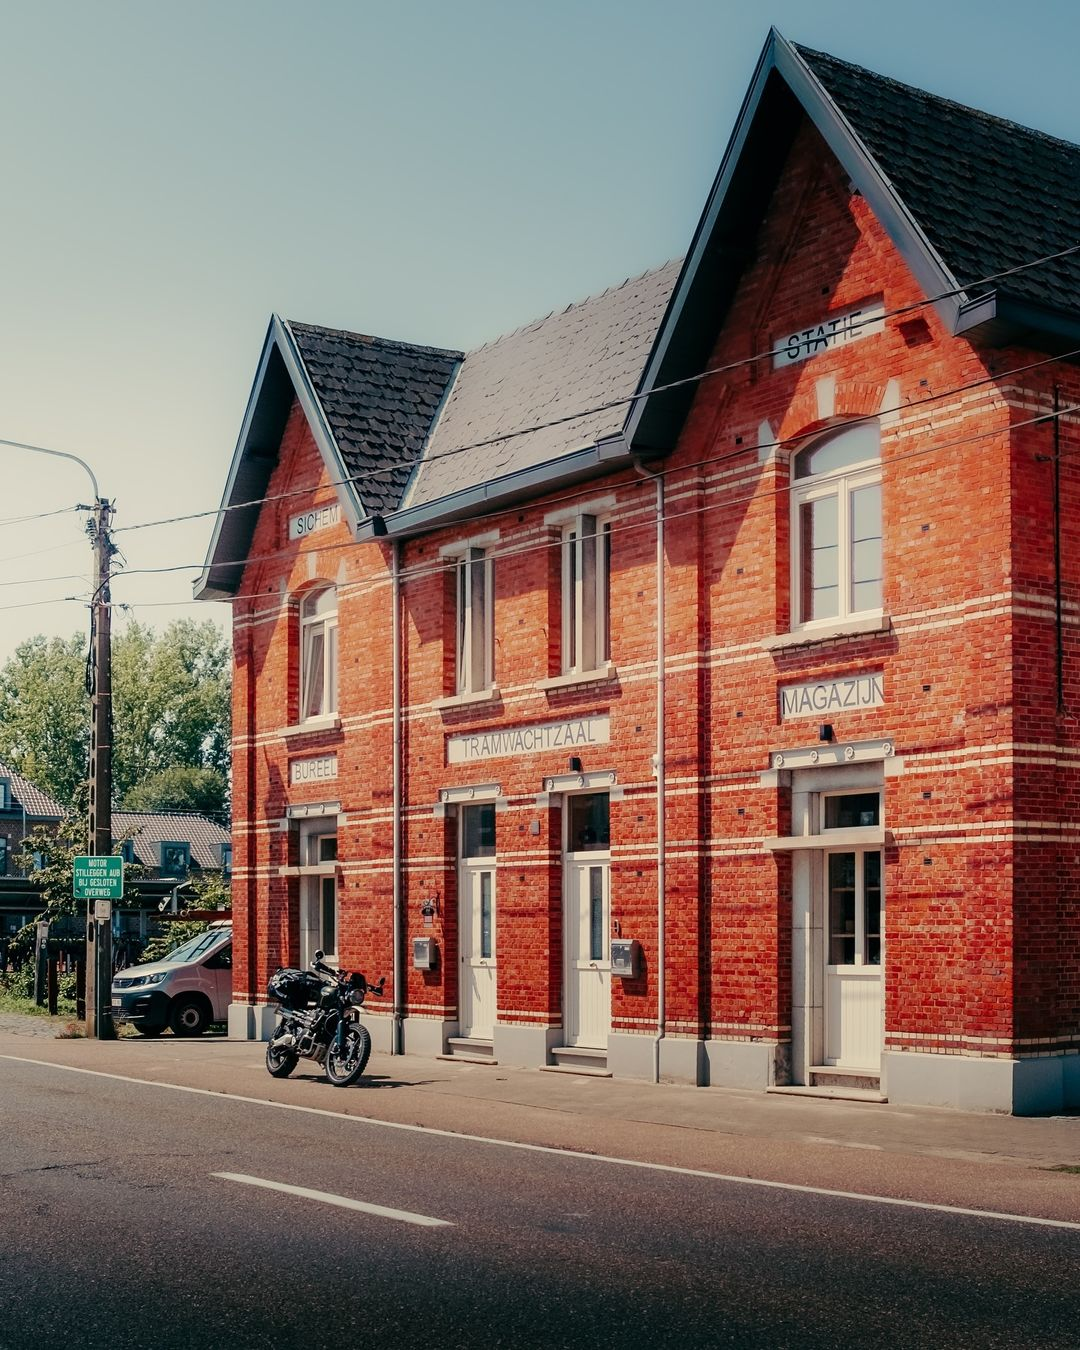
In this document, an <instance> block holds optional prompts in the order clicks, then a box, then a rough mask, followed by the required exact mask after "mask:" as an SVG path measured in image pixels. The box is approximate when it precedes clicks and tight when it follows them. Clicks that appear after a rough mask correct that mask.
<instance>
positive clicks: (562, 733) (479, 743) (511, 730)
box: [446, 716, 611, 764]
mask: <svg viewBox="0 0 1080 1350" xmlns="http://www.w3.org/2000/svg"><path fill="white" fill-rule="evenodd" d="M610 740H611V718H610V717H607V716H603V717H575V718H574V719H573V720H572V721H569V722H544V723H543V724H541V725H540V726H529V727H505V728H500V729H499V730H498V731H481V732H477V733H475V734H471V735H468V736H449V737H447V741H446V762H447V764H472V763H475V762H476V761H477V760H484V759H503V758H506V757H508V756H510V755H535V754H538V753H540V752H542V751H544V750H577V749H580V748H581V747H583V746H589V745H607V744H608V742H609V741H610Z"/></svg>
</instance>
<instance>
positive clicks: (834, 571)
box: [791, 422, 881, 626]
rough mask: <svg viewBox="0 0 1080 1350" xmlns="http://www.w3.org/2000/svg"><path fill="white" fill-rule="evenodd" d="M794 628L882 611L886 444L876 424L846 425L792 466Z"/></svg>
mask: <svg viewBox="0 0 1080 1350" xmlns="http://www.w3.org/2000/svg"><path fill="white" fill-rule="evenodd" d="M791 539H792V549H791V555H792V614H793V615H794V616H795V624H796V626H802V625H805V624H814V623H819V622H822V621H827V620H830V619H832V620H836V619H847V618H851V617H853V616H855V615H858V614H872V613H875V612H879V613H880V611H881V444H880V438H879V434H878V428H877V425H876V423H872V422H866V423H860V424H858V425H857V426H851V427H846V428H841V429H840V430H839V431H835V432H832V433H831V434H829V435H827V436H823V437H822V438H821V439H820V440H817V441H815V442H814V443H813V444H812V445H809V446H807V447H806V449H805V450H801V451H800V452H799V453H798V454H797V455H796V456H795V457H794V461H793V465H792V486H791Z"/></svg>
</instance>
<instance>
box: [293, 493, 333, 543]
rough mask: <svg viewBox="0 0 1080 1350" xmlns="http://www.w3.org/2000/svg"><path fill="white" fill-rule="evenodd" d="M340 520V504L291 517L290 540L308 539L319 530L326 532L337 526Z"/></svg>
mask: <svg viewBox="0 0 1080 1350" xmlns="http://www.w3.org/2000/svg"><path fill="white" fill-rule="evenodd" d="M340 519H341V504H340V502H332V503H331V504H330V505H329V506H319V507H316V509H315V510H314V511H302V512H301V513H300V515H298V516H290V517H289V538H290V539H306V538H307V536H308V535H309V534H315V533H316V531H318V530H326V529H329V527H330V526H331V525H336V524H337V523H338V521H339V520H340Z"/></svg>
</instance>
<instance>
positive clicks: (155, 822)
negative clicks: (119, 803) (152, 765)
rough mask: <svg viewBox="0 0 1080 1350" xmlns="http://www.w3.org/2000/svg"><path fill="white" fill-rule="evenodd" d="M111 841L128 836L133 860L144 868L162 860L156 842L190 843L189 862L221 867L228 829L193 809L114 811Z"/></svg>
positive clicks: (209, 866)
mask: <svg viewBox="0 0 1080 1350" xmlns="http://www.w3.org/2000/svg"><path fill="white" fill-rule="evenodd" d="M112 832H113V842H114V843H116V844H118V843H119V842H120V841H121V840H122V839H130V840H131V842H132V844H133V845H134V849H135V857H136V859H137V860H138V861H139V862H140V863H142V864H143V866H144V867H157V866H158V864H159V863H160V861H161V854H160V852H159V849H158V845H159V844H190V845H191V861H192V862H193V863H195V864H196V865H197V866H199V867H202V868H219V867H220V866H221V845H222V844H227V843H228V842H229V841H230V839H231V838H232V836H231V835H230V834H229V831H228V830H226V829H224V828H223V827H222V826H221V825H218V824H217V823H216V822H215V821H213V820H210V819H209V818H208V817H207V816H202V815H199V814H198V813H197V812H195V811H114V812H113V813H112Z"/></svg>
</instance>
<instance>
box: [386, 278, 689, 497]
mask: <svg viewBox="0 0 1080 1350" xmlns="http://www.w3.org/2000/svg"><path fill="white" fill-rule="evenodd" d="M679 266H680V264H679V262H677V261H676V262H670V263H667V264H666V265H665V266H664V267H660V268H657V269H656V270H655V271H652V272H646V273H645V274H644V275H642V276H639V277H634V278H632V279H631V280H629V281H624V282H623V283H622V284H621V285H620V286H613V287H611V289H609V290H606V291H603V292H602V293H601V294H599V295H594V296H592V297H591V298H590V299H588V300H584V301H581V302H580V303H578V304H573V305H568V306H567V307H566V308H565V309H563V310H559V311H557V312H555V313H553V314H549V315H548V316H547V318H544V319H538V320H537V321H536V322H535V323H531V324H529V325H527V326H526V327H524V328H519V329H518V330H517V331H516V332H514V333H510V334H508V335H507V336H505V337H500V338H497V339H496V340H495V341H494V342H490V343H488V344H487V345H486V346H484V347H480V348H478V349H477V350H476V351H472V352H469V354H468V355H467V356H466V357H465V361H464V364H463V365H462V367H461V370H460V372H459V374H458V377H457V379H456V381H455V382H454V386H453V389H452V390H451V392H450V397H449V398H448V399H447V401H446V406H445V408H444V409H443V411H442V414H441V416H440V417H439V420H438V423H437V424H436V427H435V430H434V432H433V434H432V437H431V441H430V443H429V444H428V447H427V449H426V450H425V452H424V456H423V459H422V460H421V462H420V465H419V466H418V468H417V471H416V474H415V477H414V479H413V481H412V483H411V484H410V486H409V488H408V489H407V491H406V494H405V499H404V505H405V506H407V507H409V506H418V505H421V504H423V503H425V502H430V501H434V500H436V499H438V498H440V497H444V496H447V495H449V494H450V493H452V492H457V491H459V490H461V489H462V488H467V487H471V486H473V485H475V484H477V483H483V482H486V481H488V480H490V479H493V478H499V477H501V476H502V475H504V474H508V473H512V472H514V471H516V470H518V469H523V468H528V467H530V466H532V465H534V464H541V463H544V462H545V461H548V460H554V459H558V458H559V456H561V455H565V454H568V453H570V452H571V451H574V450H578V449H580V448H582V447H584V446H588V445H592V444H595V443H596V442H597V441H598V440H601V439H603V438H604V437H605V436H610V435H614V434H615V433H617V432H619V431H621V430H622V427H623V423H624V422H625V420H626V414H627V411H628V408H627V404H626V403H625V402H618V403H616V405H615V406H612V407H608V408H604V407H603V405H604V404H607V403H611V402H613V401H615V400H625V399H627V398H628V397H629V396H630V395H631V394H633V393H634V391H635V389H636V387H637V383H638V380H639V379H640V377H641V372H642V369H643V368H644V365H645V361H646V358H647V357H648V354H649V351H650V349H651V347H652V343H653V340H654V338H655V337H656V332H657V329H658V328H659V326H660V320H661V319H662V318H663V315H664V310H665V308H666V306H667V302H668V297H669V296H670V295H671V290H672V287H673V286H674V284H675V279H676V277H677V276H678V273H679ZM594 408H601V409H602V410H601V411H599V412H590V411H583V410H588V409H594ZM573 414H580V415H578V416H574V415H573ZM563 418H567V419H568V420H565V421H562V420H560V419H563ZM540 424H544V425H542V426H541V425H540ZM548 424H554V425H548ZM532 427H539V429H538V430H529V428H532ZM513 433H520V434H513ZM499 437H508V439H498V438H499Z"/></svg>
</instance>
